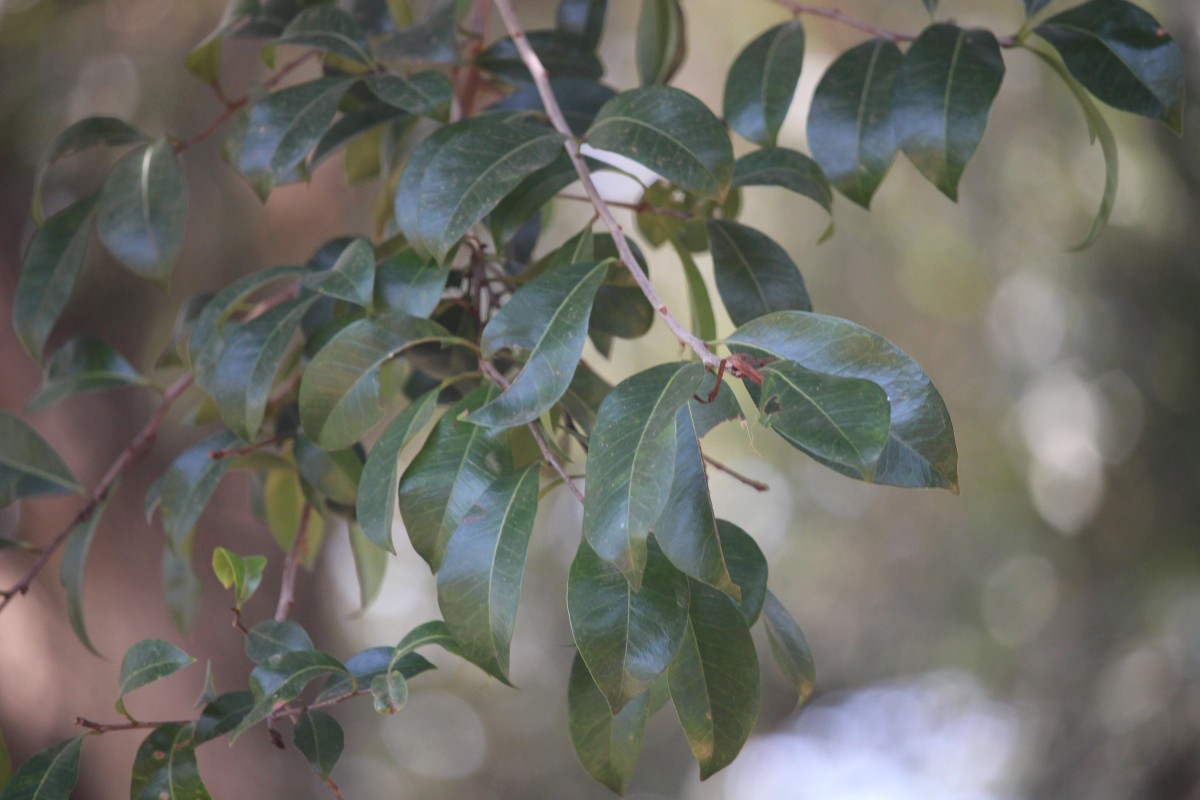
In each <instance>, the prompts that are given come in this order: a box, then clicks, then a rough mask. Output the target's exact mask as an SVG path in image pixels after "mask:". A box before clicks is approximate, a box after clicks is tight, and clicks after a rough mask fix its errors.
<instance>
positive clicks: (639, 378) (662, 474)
mask: <svg viewBox="0 0 1200 800" xmlns="http://www.w3.org/2000/svg"><path fill="white" fill-rule="evenodd" d="M704 375H705V371H704V367H703V365H701V364H699V363H697V362H691V363H676V364H660V365H659V366H657V367H652V368H651V369H648V370H645V371H644V372H639V373H638V374H637V375H634V376H633V377H631V378H627V379H626V380H624V381H622V382H621V383H619V384H618V385H617V387H616V388H615V389H613V390H612V391H611V392H609V394H608V396H607V397H606V398H604V403H603V404H602V405H601V406H600V413H599V415H598V417H597V419H596V427H595V428H594V429H593V431H592V440H593V441H595V442H597V443H599V442H603V443H604V446H603V447H593V448H592V450H591V452H590V454H589V456H588V462H587V494H586V496H585V499H584V506H583V532H584V536H585V537H586V538H587V541H588V543H589V544H590V545H591V546H592V548H594V549H595V551H596V553H597V554H598V555H599V556H600V557H601V558H602V559H604V560H606V561H609V562H611V563H612V564H614V565H615V566H616V567H617V568H618V569H619V570H620V571H621V573H622V574H623V575H624V576H625V577H626V578H627V579H628V580H629V582H630V583H631V584H632V585H633V588H634V590H635V591H636V590H637V589H638V588H639V586H640V585H641V576H642V570H643V568H644V567H645V565H646V536H647V534H648V533H649V532H650V528H651V527H652V526H653V525H654V523H655V521H656V520H657V519H658V517H659V515H660V514H661V513H662V510H663V507H664V506H665V505H666V502H667V494H668V491H669V489H670V486H671V470H672V465H673V464H674V463H675V415H676V413H677V412H678V411H679V408H680V406H682V405H684V404H685V403H687V402H688V400H690V399H691V398H692V395H693V394H695V392H696V390H697V389H698V388H699V387H700V384H701V383H702V382H703V380H704ZM581 649H582V648H581ZM584 655H585V657H586V655H587V654H586V653H585V654H584ZM589 666H590V662H589ZM592 674H593V676H594V675H595V674H596V673H595V670H593V671H592Z"/></svg>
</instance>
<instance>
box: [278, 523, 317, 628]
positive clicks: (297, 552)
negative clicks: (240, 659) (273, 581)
mask: <svg viewBox="0 0 1200 800" xmlns="http://www.w3.org/2000/svg"><path fill="white" fill-rule="evenodd" d="M311 520H312V506H310V505H309V504H308V503H305V504H304V510H303V511H301V512H300V527H299V529H298V530H297V531H296V540H295V541H294V542H292V547H291V549H289V550H288V554H287V557H286V558H285V559H284V561H283V578H282V580H281V581H280V585H279V604H278V605H277V606H275V621H276V622H283V621H284V620H285V619H287V617H288V614H290V613H291V612H292V606H294V605H296V569H297V567H298V566H299V564H300V559H301V558H303V557H304V552H305V550H307V549H308V524H309V522H310V521H311Z"/></svg>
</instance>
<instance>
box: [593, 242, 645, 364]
mask: <svg viewBox="0 0 1200 800" xmlns="http://www.w3.org/2000/svg"><path fill="white" fill-rule="evenodd" d="M629 246H630V248H631V249H632V250H633V257H634V260H635V261H637V263H638V265H639V266H641V268H642V271H643V272H648V271H649V270H648V269H647V264H646V259H645V256H643V255H642V251H641V248H640V247H638V246H637V243H636V242H633V241H630V242H629ZM593 251H594V256H593V257H594V258H596V259H597V260H602V259H607V258H611V259H613V265H612V266H611V267H609V270H608V277H607V278H605V279H604V284H603V285H602V286H601V287H600V289H599V290H598V291H597V292H596V299H595V301H594V302H593V303H592V317H591V320H589V323H588V334H589V335H590V336H591V337H592V339H593V341H595V340H596V335H597V334H604V335H607V336H609V337H612V336H616V337H619V338H622V339H636V338H637V337H639V336H643V335H645V333H646V332H647V331H649V330H650V326H651V325H653V324H654V308H653V306H651V305H650V301H649V300H647V299H646V296H645V295H644V294H642V290H641V289H639V288H638V287H637V284H635V283H634V282H633V278H632V276H631V275H630V274H629V270H627V269H626V268H625V266H624V265H623V264H620V263H617V248H616V245H614V244H613V240H612V237H611V236H610V235H609V234H607V233H603V234H599V235H597V236H596V237H595V239H594V242H593ZM605 355H607V352H605Z"/></svg>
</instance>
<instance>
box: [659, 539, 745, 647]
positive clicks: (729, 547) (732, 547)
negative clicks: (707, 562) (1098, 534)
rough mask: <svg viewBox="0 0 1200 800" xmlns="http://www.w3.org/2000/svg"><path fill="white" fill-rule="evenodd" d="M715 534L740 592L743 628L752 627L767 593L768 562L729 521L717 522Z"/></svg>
mask: <svg viewBox="0 0 1200 800" xmlns="http://www.w3.org/2000/svg"><path fill="white" fill-rule="evenodd" d="M717 534H718V536H720V539H721V551H722V552H723V553H724V554H725V563H726V564H728V565H729V574H730V575H731V576H733V582H734V583H735V584H737V585H738V587H739V588H740V589H741V590H742V594H741V600H740V602H735V603H734V605H736V606H737V607H738V611H740V612H742V616H743V617H744V618H745V620H746V625H748V626H749V625H753V624H754V623H755V622H757V621H758V615H759V614H760V613H762V608H763V599H764V598H765V597H766V594H767V559H766V557H765V556H763V553H762V550H760V549H759V547H758V543H757V542H755V541H754V537H752V536H751V535H750V534H748V533H746V532H745V531H744V530H742V529H741V528H739V527H738V526H737V525H734V524H733V523H732V522H729V521H728V520H724V519H719V520H717ZM655 535H657V534H655ZM717 588H720V587H717ZM726 594H729V593H728V592H726ZM734 599H735V601H736V600H737V598H734Z"/></svg>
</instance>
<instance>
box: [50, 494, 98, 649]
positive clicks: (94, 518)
mask: <svg viewBox="0 0 1200 800" xmlns="http://www.w3.org/2000/svg"><path fill="white" fill-rule="evenodd" d="M105 505H106V503H105V501H103V500H101V501H100V503H98V504H97V505H96V507H95V509H94V510H93V511H92V513H91V514H90V515H89V516H88V518H87V519H85V520H83V521H82V522H77V523H75V525H74V527H73V528H72V529H71V533H70V535H69V536H68V537H67V544H66V545H65V546H64V547H63V557H62V565H61V566H60V567H59V573H58V576H59V580H60V581H61V582H62V585H63V589H65V590H66V592H67V618H68V619H70V620H71V628H72V629H74V631H75V636H76V637H78V639H79V641H80V642H82V643H83V646H84V647H86V648H87V649H88V650H89V651H90V652H91V653H92V655H96V656H99V655H100V652H99V651H98V650H96V648H95V646H94V645H92V640H91V639H90V638H89V637H88V632H87V626H86V625H85V624H84V622H83V573H84V570H85V569H86V568H87V557H88V551H90V550H91V548H92V539H93V538H94V537H95V535H96V526H97V525H98V524H99V522H100V517H101V515H102V514H103V513H104V508H105Z"/></svg>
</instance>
